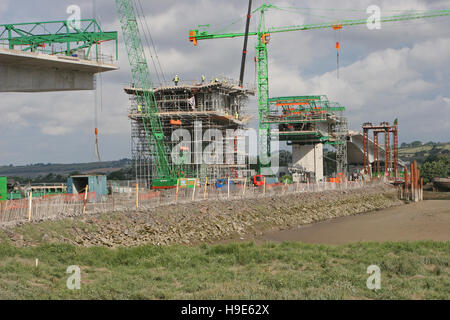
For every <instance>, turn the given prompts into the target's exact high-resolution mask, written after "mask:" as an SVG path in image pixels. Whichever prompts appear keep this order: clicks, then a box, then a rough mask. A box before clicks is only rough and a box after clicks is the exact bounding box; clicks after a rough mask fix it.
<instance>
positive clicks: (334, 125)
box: [263, 95, 348, 175]
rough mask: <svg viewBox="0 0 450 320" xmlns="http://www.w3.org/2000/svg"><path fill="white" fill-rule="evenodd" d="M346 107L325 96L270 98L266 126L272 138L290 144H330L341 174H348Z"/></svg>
mask: <svg viewBox="0 0 450 320" xmlns="http://www.w3.org/2000/svg"><path fill="white" fill-rule="evenodd" d="M344 111H345V107H343V106H341V105H340V104H339V103H337V102H330V101H329V100H328V98H327V96H325V95H319V96H294V97H275V98H270V99H269V111H268V114H264V115H263V123H264V124H267V125H270V126H271V139H279V140H280V141H286V142H287V143H288V145H292V144H297V145H306V144H313V145H315V144H320V143H323V144H329V145H333V146H334V147H335V149H336V162H337V172H338V173H342V174H344V175H346V172H347V137H348V126H347V119H346V118H345V117H344V114H343V113H344Z"/></svg>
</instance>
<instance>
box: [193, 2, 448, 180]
mask: <svg viewBox="0 0 450 320" xmlns="http://www.w3.org/2000/svg"><path fill="white" fill-rule="evenodd" d="M270 9H273V10H283V11H285V9H282V8H279V7H277V6H274V5H272V4H263V5H262V6H260V7H259V8H257V9H255V10H254V11H253V12H252V13H255V12H259V23H258V28H257V30H256V31H250V32H249V33H248V35H249V36H256V37H257V43H256V59H257V60H256V62H257V101H258V131H259V135H258V139H259V141H258V155H259V157H258V158H259V159H264V160H265V161H263V162H261V161H260V162H259V163H258V167H259V171H260V173H261V171H263V169H264V168H267V169H269V168H270V153H271V152H270V124H268V123H265V122H264V121H263V119H264V117H265V116H266V115H268V113H269V70H268V57H267V52H268V50H267V48H268V44H269V40H270V34H272V33H281V32H290V31H305V30H314V29H325V28H342V27H345V26H356V25H364V24H367V18H366V19H359V20H341V21H339V22H338V23H336V22H327V23H318V24H305V25H294V26H286V27H271V28H267V27H266V24H265V13H266V11H268V10H270ZM442 16H450V10H432V11H425V12H421V13H411V14H402V15H395V16H386V17H381V18H380V22H383V23H384V22H394V21H406V20H416V19H425V18H436V17H442ZM208 27H210V25H202V26H199V28H202V30H200V29H195V30H190V31H189V41H191V42H193V44H194V45H197V42H198V41H199V40H207V39H222V38H236V37H244V36H245V35H246V33H241V32H237V33H218V34H214V33H210V32H208V30H207V28H208ZM267 172H270V170H266V173H263V174H267Z"/></svg>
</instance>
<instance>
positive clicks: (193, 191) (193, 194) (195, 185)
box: [192, 179, 197, 201]
mask: <svg viewBox="0 0 450 320" xmlns="http://www.w3.org/2000/svg"><path fill="white" fill-rule="evenodd" d="M196 187H197V179H195V180H194V189H193V190H192V201H194V200H195V188H196Z"/></svg>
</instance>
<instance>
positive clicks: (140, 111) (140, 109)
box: [138, 104, 142, 113]
mask: <svg viewBox="0 0 450 320" xmlns="http://www.w3.org/2000/svg"><path fill="white" fill-rule="evenodd" d="M138 112H139V113H142V106H141V105H140V104H139V105H138Z"/></svg>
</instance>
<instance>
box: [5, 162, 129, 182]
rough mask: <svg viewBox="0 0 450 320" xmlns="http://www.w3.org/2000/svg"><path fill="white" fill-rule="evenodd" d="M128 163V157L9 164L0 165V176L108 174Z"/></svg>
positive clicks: (124, 166)
mask: <svg viewBox="0 0 450 320" xmlns="http://www.w3.org/2000/svg"><path fill="white" fill-rule="evenodd" d="M130 165H131V160H130V159H121V160H117V161H104V162H89V163H71V164H52V163H48V164H44V163H36V164H29V165H25V166H14V165H9V166H0V176H7V177H24V178H34V177H37V176H46V175H48V174H53V175H63V176H65V175H68V174H70V173H72V172H79V173H104V174H108V173H111V172H115V171H119V170H121V169H123V168H126V167H129V166H130Z"/></svg>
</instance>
